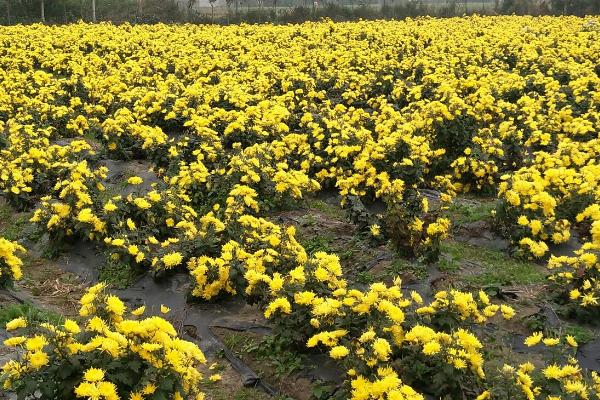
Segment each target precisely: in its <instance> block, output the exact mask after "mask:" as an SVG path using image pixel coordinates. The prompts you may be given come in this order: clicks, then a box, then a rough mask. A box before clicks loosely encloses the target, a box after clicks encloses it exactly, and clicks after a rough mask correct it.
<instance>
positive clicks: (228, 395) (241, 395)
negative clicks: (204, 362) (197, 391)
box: [200, 381, 272, 400]
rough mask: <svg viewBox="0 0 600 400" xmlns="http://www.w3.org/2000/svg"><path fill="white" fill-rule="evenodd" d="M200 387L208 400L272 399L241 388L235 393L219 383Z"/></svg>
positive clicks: (261, 393) (205, 384)
mask: <svg viewBox="0 0 600 400" xmlns="http://www.w3.org/2000/svg"><path fill="white" fill-rule="evenodd" d="M200 387H201V388H202V391H203V392H204V393H205V394H206V398H207V399H210V400H271V399H272V397H271V396H269V395H268V394H266V393H265V392H263V391H262V390H260V389H253V388H246V387H241V388H239V389H237V390H235V391H232V390H231V389H229V388H225V387H223V384H222V383H221V382H210V381H205V382H203V383H202V384H201V385H200Z"/></svg>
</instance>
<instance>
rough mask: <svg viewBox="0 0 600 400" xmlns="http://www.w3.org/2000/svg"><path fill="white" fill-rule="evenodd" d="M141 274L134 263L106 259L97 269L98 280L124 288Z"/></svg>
mask: <svg viewBox="0 0 600 400" xmlns="http://www.w3.org/2000/svg"><path fill="white" fill-rule="evenodd" d="M141 274H142V271H141V270H140V269H139V268H137V267H136V266H134V265H130V264H128V263H120V262H115V261H111V260H108V261H107V263H106V264H104V265H103V266H102V267H101V268H100V271H99V274H98V280H100V281H104V282H106V283H107V284H109V285H111V286H113V287H115V288H117V289H125V288H127V287H129V286H131V285H132V284H133V283H134V282H135V280H136V279H137V278H138V277H139V276H140V275H141Z"/></svg>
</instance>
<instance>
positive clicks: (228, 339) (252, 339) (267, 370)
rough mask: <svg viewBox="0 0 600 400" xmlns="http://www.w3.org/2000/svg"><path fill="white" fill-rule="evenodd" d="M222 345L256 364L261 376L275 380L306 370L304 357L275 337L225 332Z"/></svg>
mask: <svg viewBox="0 0 600 400" xmlns="http://www.w3.org/2000/svg"><path fill="white" fill-rule="evenodd" d="M221 338H222V340H223V344H224V345H225V346H226V347H227V348H228V349H229V350H231V351H232V352H233V353H234V354H236V355H237V356H238V357H240V358H242V359H244V360H248V359H250V364H256V365H259V366H260V367H258V368H257V371H256V372H257V373H259V375H261V376H265V375H266V376H273V377H275V378H276V379H277V380H281V379H283V378H285V377H288V376H291V375H293V374H295V373H297V372H300V371H302V370H303V369H305V368H306V365H307V363H308V361H307V358H306V356H304V355H302V354H299V353H297V352H295V351H293V350H292V349H291V347H290V345H289V343H288V342H286V341H285V340H282V339H281V338H279V337H277V336H264V337H260V336H258V335H254V334H248V333H243V332H225V334H224V335H223V336H222V337H221Z"/></svg>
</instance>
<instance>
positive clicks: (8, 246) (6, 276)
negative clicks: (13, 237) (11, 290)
mask: <svg viewBox="0 0 600 400" xmlns="http://www.w3.org/2000/svg"><path fill="white" fill-rule="evenodd" d="M24 253H25V248H24V247H23V246H21V245H20V244H18V243H16V242H12V241H10V240H7V239H5V238H3V237H0V286H5V285H9V284H10V283H12V282H13V281H15V280H19V279H21V277H22V276H23V271H22V270H21V268H22V266H23V261H22V260H21V258H20V257H21V256H22V255H23V254H24Z"/></svg>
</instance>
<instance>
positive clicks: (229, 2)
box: [225, 0, 237, 23]
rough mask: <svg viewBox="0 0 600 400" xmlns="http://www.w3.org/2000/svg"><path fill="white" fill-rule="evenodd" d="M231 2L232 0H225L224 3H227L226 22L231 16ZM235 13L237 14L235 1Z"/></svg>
mask: <svg viewBox="0 0 600 400" xmlns="http://www.w3.org/2000/svg"><path fill="white" fill-rule="evenodd" d="M231 4H233V0H225V5H227V23H229V17H230V16H231ZM236 14H237V2H236Z"/></svg>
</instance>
